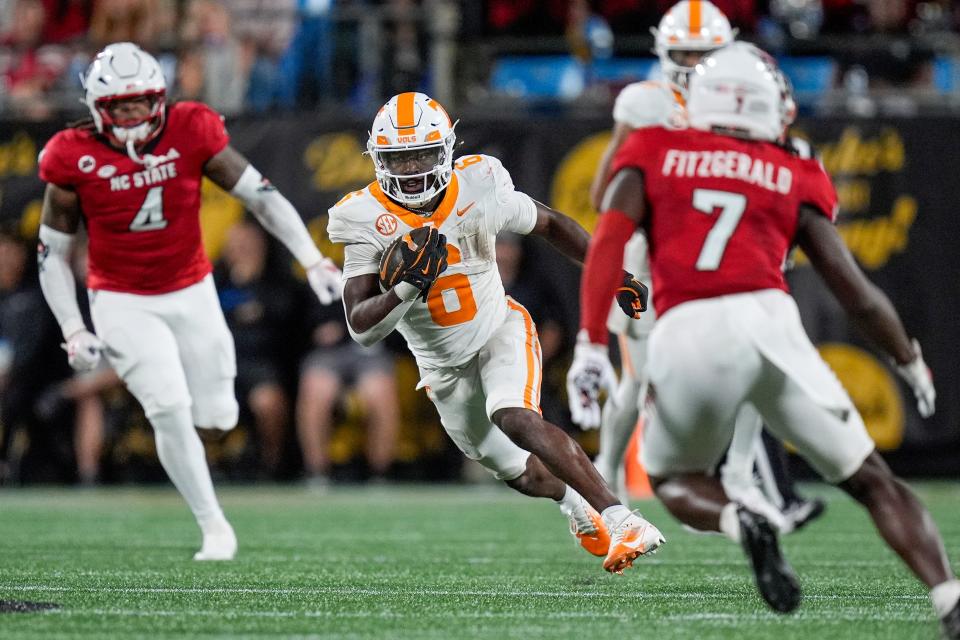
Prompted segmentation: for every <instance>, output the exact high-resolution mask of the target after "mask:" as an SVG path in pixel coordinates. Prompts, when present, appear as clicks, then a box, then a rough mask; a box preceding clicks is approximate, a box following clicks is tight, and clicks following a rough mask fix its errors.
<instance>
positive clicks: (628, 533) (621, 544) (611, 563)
mask: <svg viewBox="0 0 960 640" xmlns="http://www.w3.org/2000/svg"><path fill="white" fill-rule="evenodd" d="M664 542H666V539H665V538H664V537H663V534H662V533H660V530H659V529H657V528H656V527H655V526H653V525H652V524H650V523H649V522H647V521H646V520H645V519H644V518H643V517H641V516H640V514H639V513H638V512H636V511H634V512H632V513H631V514H630V515H628V516H627V517H626V518H624V519H623V520H621V521H620V523H619V524H617V525H616V526H614V527H613V530H612V531H611V532H610V551H609V552H607V557H606V558H605V559H604V561H603V568H604V569H606V570H607V571H609V572H610V573H623V570H624V569H628V568H630V567H631V566H633V561H634V560H636V559H637V558H638V557H639V556H643V555H647V554H651V553H655V552H656V550H657V549H658V548H660V545H662V544H663V543H664Z"/></svg>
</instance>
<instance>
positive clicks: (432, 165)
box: [367, 91, 457, 209]
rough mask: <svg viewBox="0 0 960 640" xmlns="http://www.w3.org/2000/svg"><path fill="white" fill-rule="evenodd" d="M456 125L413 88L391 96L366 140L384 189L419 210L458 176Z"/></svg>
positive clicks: (403, 202)
mask: <svg viewBox="0 0 960 640" xmlns="http://www.w3.org/2000/svg"><path fill="white" fill-rule="evenodd" d="M455 127H456V123H455V122H453V121H452V120H451V119H450V116H448V115H447V112H446V111H445V110H444V108H443V107H442V106H440V103H439V102H437V101H436V100H433V99H432V98H430V97H429V96H427V95H426V94H423V93H415V92H412V91H410V92H407V93H401V94H398V95H395V96H393V97H392V98H390V99H389V100H388V101H387V104H385V105H383V107H381V108H380V111H378V112H377V115H376V117H375V118H374V119H373V125H372V126H371V127H370V138H369V140H368V141H367V152H368V153H369V154H370V157H371V158H372V159H373V167H374V170H375V171H376V174H377V182H379V183H380V188H381V189H383V192H384V193H386V194H387V195H388V196H389V197H390V198H392V199H393V200H395V201H396V202H398V203H400V204H403V205H405V206H407V207H411V208H414V209H416V208H419V207H422V206H423V205H425V204H427V203H428V202H430V200H431V199H433V197H434V196H436V195H437V194H438V193H440V192H441V191H443V190H444V189H445V188H446V186H447V184H448V183H449V182H450V176H451V175H452V174H453V145H454V143H455V142H456V140H457V136H456V133H454V128H455Z"/></svg>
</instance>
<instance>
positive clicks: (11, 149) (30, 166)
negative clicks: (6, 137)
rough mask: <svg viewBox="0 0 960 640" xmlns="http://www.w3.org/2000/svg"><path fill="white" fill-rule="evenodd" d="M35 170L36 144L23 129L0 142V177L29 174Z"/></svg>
mask: <svg viewBox="0 0 960 640" xmlns="http://www.w3.org/2000/svg"><path fill="white" fill-rule="evenodd" d="M36 170H37V144H36V143H35V142H34V141H33V139H32V138H31V137H30V136H28V135H27V134H26V133H24V132H23V131H18V132H16V133H15V134H13V138H11V139H10V142H5V143H3V144H0V178H6V177H7V176H29V175H33V174H34V173H36Z"/></svg>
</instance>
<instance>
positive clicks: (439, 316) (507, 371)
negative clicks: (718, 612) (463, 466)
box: [327, 92, 663, 573]
mask: <svg viewBox="0 0 960 640" xmlns="http://www.w3.org/2000/svg"><path fill="white" fill-rule="evenodd" d="M454 126H455V125H454V123H453V122H452V121H451V120H450V118H449V116H448V115H447V113H446V111H444V109H443V107H441V106H440V105H439V104H438V103H437V102H436V101H435V100H432V99H430V98H429V97H428V96H426V95H424V94H422V93H413V92H410V93H403V94H399V95H397V96H394V97H393V98H391V99H390V100H389V101H388V102H387V104H385V105H384V106H383V108H381V109H380V111H379V112H378V114H377V116H376V118H375V119H374V122H373V125H372V127H371V130H370V140H369V142H368V147H367V148H368V152H369V154H370V156H371V158H372V160H373V162H374V166H375V169H376V174H377V180H376V181H375V182H372V183H371V184H370V185H368V186H367V187H366V188H364V189H362V190H360V191H355V192H353V193H350V194H347V195H346V196H345V197H344V198H343V199H342V200H341V201H340V202H339V203H337V204H336V205H335V206H334V207H332V208H331V209H330V219H329V222H328V227H327V229H328V232H329V235H330V238H331V239H332V240H333V241H334V242H339V243H343V244H345V245H346V248H345V263H344V279H345V286H344V300H343V302H344V307H345V310H346V316H347V324H348V327H349V330H350V333H351V335H352V336H353V337H354V338H355V339H356V340H357V341H358V342H360V343H361V344H364V345H369V344H373V343H374V342H377V341H378V340H381V339H382V338H384V337H385V336H386V335H387V334H388V333H390V332H391V331H393V330H394V329H397V330H398V331H400V333H401V334H402V335H403V337H404V338H405V339H406V341H407V344H408V346H409V347H410V350H411V351H412V352H413V355H414V356H415V357H416V359H417V364H418V365H419V368H420V374H421V381H420V384H419V385H418V388H424V389H426V392H427V395H428V397H429V398H430V400H431V401H432V402H433V403H434V405H435V406H436V407H437V411H438V412H439V414H440V418H441V422H442V423H443V426H444V429H445V430H446V431H447V433H448V434H449V436H450V437H451V438H452V439H453V441H454V442H455V443H456V445H457V446H458V447H459V448H460V450H461V451H463V453H464V454H465V455H467V456H468V457H469V458H471V459H473V460H477V461H478V462H480V464H482V465H483V466H485V467H486V468H487V469H488V470H489V471H490V472H491V473H493V474H494V475H495V476H496V477H497V478H498V479H499V480H503V481H504V482H505V483H506V484H507V485H509V486H510V487H512V488H514V489H515V490H517V491H519V492H521V493H524V494H527V495H531V496H539V497H550V498H553V499H554V500H556V501H557V502H558V503H559V504H560V507H561V510H562V511H563V513H564V514H565V515H567V516H568V517H569V518H570V520H571V525H572V531H573V533H574V534H575V535H577V537H578V538H579V539H580V542H581V545H582V546H584V548H586V549H587V550H588V551H590V552H591V553H594V554H595V555H599V556H605V560H604V568H605V569H606V570H608V571H611V572H617V573H619V572H621V571H622V570H623V569H625V568H627V567H629V566H630V565H631V563H632V562H633V560H634V559H635V558H636V557H638V556H640V555H643V554H646V553H650V552H652V551H654V550H655V549H656V548H657V547H658V546H659V545H660V544H662V542H663V538H662V536H661V535H660V532H659V531H658V530H657V529H656V528H655V527H654V526H653V525H652V524H650V523H649V522H647V521H646V520H644V519H643V518H642V517H640V516H639V514H634V513H631V512H630V511H629V510H628V509H627V508H626V507H624V506H623V505H622V504H620V502H619V501H618V500H617V498H616V497H615V496H614V495H613V494H612V493H611V492H610V490H609V488H608V487H607V485H606V483H605V482H604V481H603V479H602V478H601V477H600V474H599V473H597V471H596V469H595V468H594V467H593V465H592V464H591V463H590V460H589V458H587V456H586V455H585V454H584V452H583V450H582V449H581V448H580V447H579V445H577V443H576V442H575V441H574V440H572V439H571V438H570V437H569V436H567V435H566V434H565V433H564V432H563V431H562V430H560V429H559V428H558V427H556V426H554V425H552V424H550V423H548V422H546V421H544V420H543V418H542V416H541V413H540V408H539V401H540V382H541V376H542V371H541V355H540V345H539V341H538V339H537V333H536V327H535V326H534V324H533V322H532V320H531V318H530V315H529V314H528V313H527V311H526V309H524V308H523V306H522V305H520V304H519V303H517V302H516V301H514V300H512V299H511V298H509V297H507V296H506V295H505V294H504V290H503V284H502V282H501V281H500V275H499V273H498V271H497V265H496V256H495V240H496V235H497V233H499V232H500V231H511V232H514V233H521V234H529V233H534V234H537V235H540V236H542V237H544V238H545V239H547V240H548V241H549V242H551V243H552V244H553V245H554V246H555V247H557V248H558V249H559V250H560V251H562V252H563V253H564V254H566V255H567V256H569V257H570V258H572V259H574V260H577V261H581V260H582V259H583V257H584V255H585V252H586V249H587V246H588V243H589V236H588V234H587V233H586V231H584V230H583V229H582V228H581V227H580V226H579V225H578V224H577V223H576V222H574V221H573V220H572V219H570V218H568V217H567V216H565V215H563V214H560V213H558V212H556V211H553V210H552V209H549V208H547V207H546V206H544V205H542V204H540V203H539V202H536V201H535V200H533V199H532V198H530V197H529V196H527V195H525V194H523V193H520V192H518V191H515V190H514V187H513V181H512V180H511V178H510V174H509V173H508V172H507V170H506V169H505V168H504V167H503V165H502V164H501V163H500V161H499V160H497V159H496V158H492V157H489V156H484V155H472V156H466V157H463V158H460V159H459V160H458V161H457V162H456V163H454V159H453V148H454V142H455V140H456V135H455V133H454ZM629 279H630V278H629V277H627V280H629ZM634 295H635V297H636V298H637V300H636V301H635V302H636V304H638V305H640V306H645V304H646V300H645V297H646V291H645V288H644V287H642V285H639V284H637V286H636V289H635V291H634ZM640 298H643V299H642V300H641V299H640ZM581 496H582V497H581Z"/></svg>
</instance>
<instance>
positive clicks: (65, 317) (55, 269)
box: [37, 224, 87, 338]
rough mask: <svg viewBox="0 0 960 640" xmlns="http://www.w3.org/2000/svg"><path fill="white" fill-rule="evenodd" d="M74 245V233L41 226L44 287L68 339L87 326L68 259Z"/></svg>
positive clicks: (39, 252)
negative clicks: (81, 311)
mask: <svg viewBox="0 0 960 640" xmlns="http://www.w3.org/2000/svg"><path fill="white" fill-rule="evenodd" d="M72 244H73V234H70V233H64V232H62V231H57V230H56V229H54V228H52V227H48V226H47V225H45V224H42V225H40V243H39V244H38V245H37V265H38V269H39V272H40V288H41V290H42V291H43V297H44V298H45V299H46V301H47V304H48V305H49V306H50V310H51V311H52V312H53V315H54V317H55V318H56V319H57V323H59V325H60V331H61V332H62V333H63V337H64V338H69V337H70V336H72V335H73V334H75V333H76V332H78V331H81V330H83V329H86V328H87V326H86V324H84V322H83V316H82V315H80V307H79V306H78V305H77V285H76V280H74V278H73V271H71V270H70V264H69V263H68V262H67V256H69V255H70V247H71V245H72Z"/></svg>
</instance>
